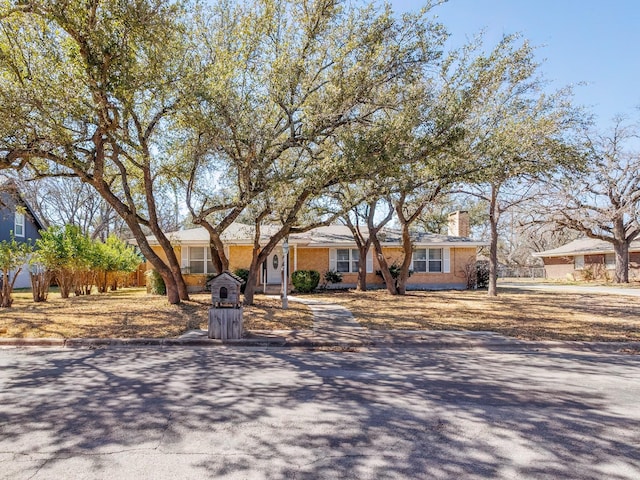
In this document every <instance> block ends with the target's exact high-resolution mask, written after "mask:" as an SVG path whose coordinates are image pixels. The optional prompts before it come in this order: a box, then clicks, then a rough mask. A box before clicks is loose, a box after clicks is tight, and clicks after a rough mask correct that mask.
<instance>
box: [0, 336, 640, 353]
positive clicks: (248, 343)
mask: <svg viewBox="0 0 640 480" xmlns="http://www.w3.org/2000/svg"><path fill="white" fill-rule="evenodd" d="M144 346H155V347H173V346H176V347H220V346H234V347H273V348H278V347H279V348H312V349H313V348H336V349H351V348H367V347H372V348H379V347H391V348H399V347H420V348H429V349H432V350H443V349H469V348H488V349H498V350H517V351H529V352H535V351H540V350H555V349H568V350H574V351H581V352H593V353H598V352H602V353H638V354H640V342H568V341H564V342H563V341H540V342H535V341H524V340H517V339H512V338H508V337H501V336H499V335H495V334H486V335H483V334H477V333H475V334H474V333H464V334H459V333H457V332H455V333H453V332H443V334H442V335H437V334H433V333H430V334H427V335H425V334H424V333H423V334H420V333H417V332H384V333H377V332H371V338H370V339H366V340H345V339H342V340H341V339H335V340H330V339H324V338H287V337H286V336H271V337H253V338H251V337H249V338H242V339H239V340H213V339H210V338H206V337H205V338H68V339H62V338H0V347H58V348H106V347H144Z"/></svg>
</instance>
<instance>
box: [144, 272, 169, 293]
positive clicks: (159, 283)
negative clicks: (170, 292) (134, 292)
mask: <svg viewBox="0 0 640 480" xmlns="http://www.w3.org/2000/svg"><path fill="white" fill-rule="evenodd" d="M145 276H146V277H147V285H148V286H149V292H150V293H152V294H154V295H166V294H167V287H166V285H165V284H164V280H163V278H162V275H160V274H159V273H158V272H157V271H156V270H147V271H146V272H145Z"/></svg>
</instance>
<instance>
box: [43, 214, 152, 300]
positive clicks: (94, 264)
mask: <svg viewBox="0 0 640 480" xmlns="http://www.w3.org/2000/svg"><path fill="white" fill-rule="evenodd" d="M40 235H41V238H39V239H38V240H37V241H36V254H35V256H34V262H37V263H38V264H41V265H43V266H44V267H45V268H46V269H47V270H49V271H50V272H52V273H53V275H54V276H55V278H56V280H57V282H58V285H59V286H60V293H61V295H62V297H63V298H66V297H67V296H68V295H69V292H70V290H71V288H74V289H75V292H76V294H78V295H80V294H89V293H90V291H91V287H92V285H93V284H94V283H96V284H97V285H98V289H99V291H100V292H105V291H106V289H107V284H108V283H111V285H112V288H113V286H114V285H115V286H117V276H118V275H120V274H125V273H129V272H134V271H135V270H136V269H137V268H138V265H140V262H141V261H142V259H141V258H140V256H139V255H138V254H137V253H136V251H135V249H134V247H132V246H131V245H127V244H126V243H125V242H123V241H122V240H120V239H118V238H117V237H115V236H110V237H109V238H107V240H106V241H105V242H104V243H103V242H101V241H99V240H95V241H94V240H91V238H89V236H88V235H86V234H83V233H82V231H81V230H80V228H79V227H77V226H75V225H66V226H65V227H64V228H61V227H57V226H54V227H50V228H48V229H47V230H43V231H41V232H40Z"/></svg>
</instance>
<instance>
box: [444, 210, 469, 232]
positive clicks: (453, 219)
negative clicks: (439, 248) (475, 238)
mask: <svg viewBox="0 0 640 480" xmlns="http://www.w3.org/2000/svg"><path fill="white" fill-rule="evenodd" d="M448 230H449V231H448V232H447V235H449V236H451V237H468V236H469V235H470V234H471V228H470V227H469V212H464V211H460V210H458V211H457V212H453V213H450V214H449V228H448Z"/></svg>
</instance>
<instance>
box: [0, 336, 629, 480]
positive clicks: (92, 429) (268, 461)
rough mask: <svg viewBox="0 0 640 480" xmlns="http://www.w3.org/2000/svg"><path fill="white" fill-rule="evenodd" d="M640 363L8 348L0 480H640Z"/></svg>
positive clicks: (467, 354) (477, 351) (526, 354)
mask: <svg viewBox="0 0 640 480" xmlns="http://www.w3.org/2000/svg"><path fill="white" fill-rule="evenodd" d="M638 379H640V356H637V355H636V356H634V355H620V354H613V353H593V352H580V351H577V350H576V351H572V350H566V349H560V348H557V349H553V348H551V349H543V350H541V351H537V352H536V351H535V349H534V350H532V349H531V348H530V347H529V348H527V349H518V348H517V347H515V346H514V348H513V350H511V351H509V350H506V351H505V350H500V351H496V350H491V349H490V348H455V349H449V350H446V349H442V350H432V349H428V348H409V347H404V348H395V349H392V348H387V349H375V350H364V349H363V350H360V351H349V352H331V351H315V352H312V351H304V350H295V349H286V350H285V349H257V348H253V349H250V348H225V347H218V348H198V347H192V348H186V347H146V348H143V347H136V348H133V347H130V348H107V349H92V350H89V349H66V350H60V349H48V350H46V349H6V348H5V349H0V405H2V408H1V409H0V478H6V479H13V480H20V479H50V478H65V479H79V478H86V479H139V478H153V479H174V478H180V479H201V478H225V479H240V478H245V479H246V478H249V479H296V478H310V479H316V478H327V479H333V478H335V479H405V478H406V479H414V478H430V479H431V478H433V479H450V478H451V479H458V478H464V479H494V478H498V479H516V478H517V479H526V478H536V479H557V478H563V479H567V478H575V479H581V480H596V479H597V480H600V479H602V478H607V479H614V480H623V479H638V478H640V409H639V408H638V399H639V398H640V382H639V381H638Z"/></svg>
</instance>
